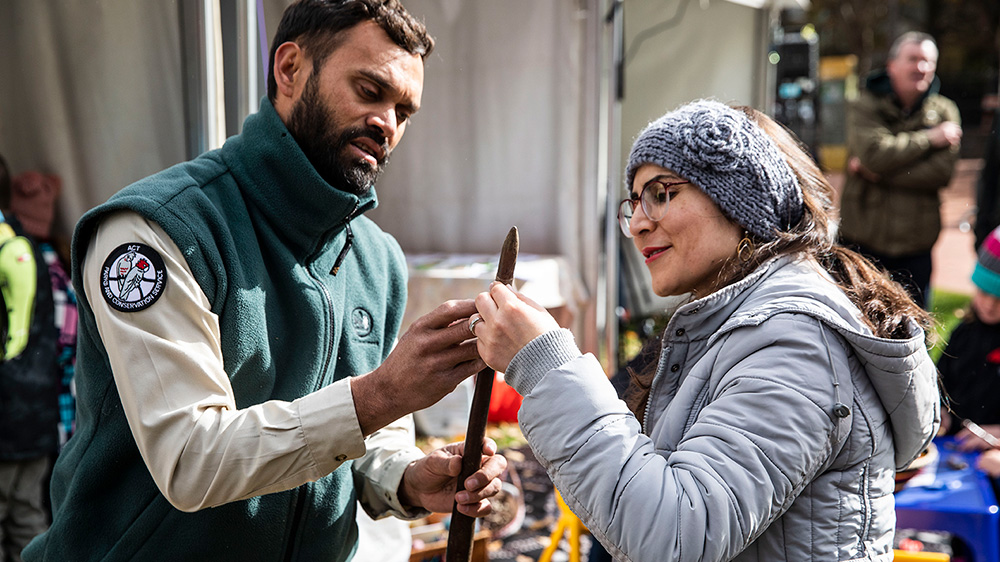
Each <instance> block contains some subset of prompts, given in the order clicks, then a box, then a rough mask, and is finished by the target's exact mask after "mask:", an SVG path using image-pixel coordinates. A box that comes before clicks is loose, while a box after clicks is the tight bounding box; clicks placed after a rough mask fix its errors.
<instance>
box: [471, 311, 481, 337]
mask: <svg viewBox="0 0 1000 562" xmlns="http://www.w3.org/2000/svg"><path fill="white" fill-rule="evenodd" d="M482 321H483V317H482V316H480V315H478V314H477V315H475V316H473V317H472V318H469V331H470V332H472V335H473V336H475V335H476V324H478V323H480V322H482Z"/></svg>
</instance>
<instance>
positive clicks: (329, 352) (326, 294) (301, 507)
mask: <svg viewBox="0 0 1000 562" xmlns="http://www.w3.org/2000/svg"><path fill="white" fill-rule="evenodd" d="M358 206H359V202H358V201H355V202H354V208H353V209H351V212H350V213H348V214H347V217H346V218H345V219H344V221H343V223H342V224H343V225H344V228H345V230H346V232H347V240H346V241H345V242H344V247H343V248H342V249H341V250H340V253H339V254H338V255H337V260H336V261H335V262H334V264H333V269H332V270H331V271H330V275H333V276H336V275H337V272H339V271H340V266H341V265H342V264H343V262H344V258H346V257H347V253H348V252H349V251H350V250H351V246H352V245H353V243H354V234H353V233H352V232H351V221H352V220H353V219H354V217H355V215H356V213H357V212H358ZM325 245H326V244H321V245H320V247H319V249H317V250H316V253H315V254H313V255H312V256H310V257H309V259H308V262H311V261H312V260H313V259H314V258H315V257H316V256H317V255H318V254H319V253H320V252H322V248H323V246H325ZM306 271H308V272H309V276H310V277H312V278H313V281H315V282H316V285H318V286H319V289H320V291H322V292H323V299H324V300H325V301H326V324H327V326H329V327H330V334H331V335H330V338H329V339H328V341H327V342H326V352H325V353H324V354H323V363H322V366H321V368H320V371H319V377H318V382H317V383H316V386H315V387H314V388H313V391H316V390H319V389H320V388H321V387H322V386H323V382H324V381H325V380H326V371H327V369H329V367H330V359H331V358H332V357H333V320H334V318H333V295H331V294H330V290H329V289H327V288H326V285H325V284H324V283H323V281H322V280H320V279H319V278H318V277H316V275H315V274H313V272H312V270H310V269H309V267H308V266H307V267H306ZM305 492H306V490H305V489H304V488H302V487H299V488H297V489H296V490H295V513H294V515H293V516H292V527H291V530H290V532H289V537H288V546H287V548H286V549H285V561H286V562H291V561H292V557H293V554H294V553H295V545H296V540H297V537H298V530H299V526H300V525H301V524H302V514H303V513H304V512H305V500H304V499H303V496H304V495H305Z"/></svg>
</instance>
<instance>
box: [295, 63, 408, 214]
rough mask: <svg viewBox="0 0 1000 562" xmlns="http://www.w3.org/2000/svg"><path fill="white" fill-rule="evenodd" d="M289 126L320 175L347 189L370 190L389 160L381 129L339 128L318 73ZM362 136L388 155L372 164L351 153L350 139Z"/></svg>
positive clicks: (304, 94) (358, 193)
mask: <svg viewBox="0 0 1000 562" xmlns="http://www.w3.org/2000/svg"><path fill="white" fill-rule="evenodd" d="M287 128H288V131H289V132H290V133H291V134H292V137H294V138H295V140H296V142H298V144H299V148H301V149H302V152H303V153H305V155H306V158H308V159H309V162H310V163H311V164H312V165H313V167H314V168H316V171H317V172H318V173H319V175H320V177H322V178H323V179H324V180H326V182H327V183H329V184H330V185H332V186H334V187H336V188H338V189H341V190H343V191H346V192H348V193H353V194H355V195H364V194H366V193H368V191H369V190H370V189H371V188H372V186H374V185H375V181H376V180H377V179H378V178H379V176H380V175H382V170H383V169H385V165H386V164H387V163H388V162H389V145H388V141H387V140H386V138H385V136H384V135H382V132H381V131H379V130H378V129H376V128H362V127H354V128H349V129H337V127H336V124H335V119H334V116H333V115H332V112H331V111H330V110H329V109H328V108H327V107H326V106H325V105H324V104H323V102H322V101H321V100H320V98H319V80H318V79H317V77H316V75H313V76H310V77H309V80H308V81H307V82H306V87H305V90H304V91H303V92H302V97H301V98H299V101H298V102H297V103H296V104H295V107H294V108H292V114H291V116H290V117H289V120H288V124H287ZM359 137H367V138H369V139H371V140H373V141H374V142H375V143H376V144H378V145H379V146H381V147H382V153H383V154H384V155H385V156H384V157H383V158H382V160H380V161H379V163H378V165H377V166H375V167H372V166H371V165H370V164H369V163H368V161H367V160H365V159H363V158H353V157H351V156H349V155H348V153H347V151H348V147H349V146H350V145H351V141H352V140H354V139H357V138H359Z"/></svg>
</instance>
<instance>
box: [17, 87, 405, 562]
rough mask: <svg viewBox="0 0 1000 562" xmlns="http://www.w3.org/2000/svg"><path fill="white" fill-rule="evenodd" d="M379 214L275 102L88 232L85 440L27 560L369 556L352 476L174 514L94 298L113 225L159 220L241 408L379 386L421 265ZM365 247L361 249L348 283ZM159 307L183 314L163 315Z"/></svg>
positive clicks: (71, 458) (82, 347)
mask: <svg viewBox="0 0 1000 562" xmlns="http://www.w3.org/2000/svg"><path fill="white" fill-rule="evenodd" d="M374 206H375V196H374V192H372V193H371V194H370V195H368V196H366V197H362V198H360V199H359V198H358V197H356V196H354V195H351V194H348V193H345V192H342V191H339V190H337V189H334V188H333V187H331V186H330V185H329V184H327V183H326V182H324V181H323V180H322V179H321V178H320V177H319V176H318V175H317V173H316V172H315V170H314V169H313V168H312V166H311V165H310V164H309V162H308V160H307V159H306V158H305V156H304V155H303V153H302V152H301V150H300V149H299V148H298V145H297V144H296V143H295V141H294V140H293V139H292V137H291V136H290V135H289V134H288V131H287V130H286V129H285V127H284V125H283V123H282V122H281V120H280V119H279V118H278V116H277V114H276V113H275V111H274V109H273V108H272V106H271V105H270V104H269V103H268V102H267V100H266V99H265V100H264V101H263V102H262V107H261V110H260V111H259V112H258V113H257V114H255V115H251V116H250V117H249V118H247V120H246V122H245V123H244V130H243V133H241V134H240V135H237V136H235V137H232V138H230V139H229V140H228V141H227V142H226V144H225V145H224V146H223V147H222V148H221V149H219V150H216V151H212V152H208V153H206V154H203V155H202V156H200V157H198V158H196V159H195V160H193V161H190V162H186V163H183V164H179V165H177V166H174V167H172V168H169V169H167V170H165V171H163V172H161V173H158V174H156V175H154V176H151V177H149V178H146V179H144V180H141V181H139V182H138V183H135V184H133V185H131V186H129V187H127V188H125V189H124V190H122V191H121V192H119V193H118V194H116V195H115V196H113V197H112V198H111V199H110V200H109V201H108V202H107V203H105V204H103V205H101V206H99V207H97V208H95V209H93V210H91V211H90V212H88V213H87V214H86V215H85V216H84V217H83V218H82V219H81V220H80V222H79V224H78V225H77V229H76V232H75V234H74V243H73V280H74V284H75V285H76V291H77V294H78V295H79V296H80V297H81V298H80V303H79V308H80V326H79V342H78V352H77V353H78V354H77V365H76V381H77V392H78V398H77V399H78V421H77V423H78V427H77V430H76V434H75V435H74V437H73V438H72V439H71V440H70V441H69V443H68V444H67V445H66V448H65V449H64V451H63V453H62V454H61V456H60V458H59V460H58V462H57V464H56V467H55V469H54V474H53V479H52V499H53V507H54V522H53V524H52V527H51V529H50V530H49V531H48V532H46V533H44V534H43V535H42V536H40V537H39V538H37V539H36V540H35V541H34V542H32V543H31V545H30V546H29V548H28V549H26V551H25V560H30V561H36V560H58V561H64V560H103V561H112V560H301V561H303V562H312V561H318V560H323V561H336V560H348V559H350V557H351V554H352V553H353V551H354V548H355V545H356V542H357V528H356V525H355V523H354V521H355V511H356V503H357V502H356V496H355V491H354V485H353V480H352V474H351V463H350V462H348V463H345V464H344V465H342V466H341V467H340V468H338V469H337V470H336V471H334V472H333V473H332V474H329V475H327V476H326V477H324V478H321V479H320V480H318V481H316V482H314V483H310V484H306V485H303V486H300V487H298V488H296V489H293V490H289V491H286V492H281V493H275V494H268V495H264V496H258V497H254V498H251V499H249V500H245V501H237V502H233V503H230V504H227V505H223V506H220V507H215V508H209V509H204V510H201V511H198V512H195V513H184V512H181V511H179V510H177V509H176V508H174V507H173V506H171V505H170V504H169V503H168V502H167V500H166V499H165V498H164V497H163V495H162V494H161V493H160V492H159V491H158V489H157V488H156V486H155V485H154V483H153V479H152V477H151V476H150V474H149V471H148V470H147V468H146V466H145V464H144V463H143V460H142V458H141V457H140V455H139V451H138V449H137V447H136V444H135V441H134V439H133V437H132V434H131V433H130V431H129V428H128V425H127V423H126V419H125V416H124V414H123V411H122V406H121V402H120V400H119V398H118V393H117V390H116V387H115V384H114V380H113V378H112V374H111V370H110V368H109V365H108V360H107V355H106V351H105V348H104V345H103V343H102V342H101V339H100V335H99V333H98V330H97V326H96V324H95V320H94V314H93V311H92V309H91V307H90V303H89V302H88V301H87V299H86V298H82V297H84V295H85V293H84V290H83V287H82V286H81V284H80V279H81V276H80V264H81V261H82V260H81V257H82V256H83V253H84V252H85V251H86V248H87V242H88V240H89V239H90V237H91V235H92V234H93V232H94V230H95V228H96V227H97V225H98V224H99V222H100V220H101V219H102V218H103V217H105V216H106V215H107V214H108V213H111V212H114V211H117V210H122V209H128V210H131V211H135V212H138V213H140V214H141V215H143V216H145V217H148V218H149V219H151V220H153V221H155V222H156V223H157V224H159V225H160V226H162V227H163V229H164V230H165V231H166V232H167V233H168V234H169V235H170V237H171V239H172V240H173V241H174V242H175V243H176V244H177V246H178V247H179V248H180V250H181V252H182V253H183V254H184V256H185V257H186V259H187V263H188V265H189V266H190V268H191V271H192V272H193V273H194V276H195V278H196V279H197V281H198V283H199V284H200V286H201V288H202V290H203V291H204V292H205V294H206V295H207V296H208V300H209V302H210V303H211V307H212V311H213V312H214V313H215V314H217V315H218V317H219V322H220V327H221V334H222V352H223V361H224V367H225V371H226V373H227V375H228V376H229V379H230V380H231V381H232V386H233V390H234V391H235V394H236V403H237V405H238V406H239V407H241V408H243V407H246V406H250V405H253V404H259V403H261V402H264V401H266V400H286V401H291V400H294V399H295V398H298V397H301V396H303V395H305V394H308V393H310V392H312V391H314V390H316V389H318V388H320V387H322V386H325V385H328V384H330V383H332V382H333V381H335V380H338V379H342V378H344V377H348V376H352V375H356V374H362V373H366V372H369V371H371V370H372V369H374V368H375V367H376V366H378V365H379V364H380V363H381V361H382V360H383V359H384V358H385V356H386V355H387V354H388V352H389V349H390V347H391V345H392V342H393V341H394V339H395V337H396V334H397V332H398V330H399V325H400V322H401V319H402V314H403V308H404V304H405V300H406V265H405V261H404V258H403V254H402V251H401V250H400V248H399V246H398V244H397V243H396V241H395V240H394V239H393V238H392V237H391V236H389V235H388V234H386V233H384V232H382V231H381V230H380V229H379V228H378V227H377V226H376V225H375V224H374V223H373V222H371V221H370V220H369V219H367V218H364V217H360V216H358V215H359V214H360V213H362V212H363V211H365V210H367V209H369V208H372V207H374ZM348 222H349V224H350V229H349V230H348V229H345V225H346V224H348ZM349 232H351V233H353V245H352V246H351V248H350V249H349V251H348V252H347V253H346V255H345V256H344V257H343V259H342V262H341V264H340V267H339V269H338V272H337V274H336V275H333V274H332V273H331V271H332V270H333V269H334V264H335V262H336V261H337V260H338V256H340V255H341V253H342V251H343V249H344V247H345V245H347V243H348V242H347V239H348V233H349ZM127 242H130V240H122V243H123V244H124V243H127ZM105 257H106V256H90V258H89V259H99V260H104V259H105ZM169 282H170V279H169V271H168V278H167V283H169ZM90 298H92V299H93V298H102V297H101V296H99V295H90ZM157 306H168V304H167V303H166V302H155V303H153V304H152V305H151V308H150V310H155V309H156V307H157ZM122 314H124V315H126V316H127V315H128V314H129V313H122ZM115 345H129V342H127V341H125V342H116V343H115ZM176 376H177V377H183V376H184V373H177V374H176ZM330 431H337V428H330Z"/></svg>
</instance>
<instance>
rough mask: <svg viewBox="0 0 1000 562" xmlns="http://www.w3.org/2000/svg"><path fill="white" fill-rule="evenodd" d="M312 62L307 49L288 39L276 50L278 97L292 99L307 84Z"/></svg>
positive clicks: (275, 70)
mask: <svg viewBox="0 0 1000 562" xmlns="http://www.w3.org/2000/svg"><path fill="white" fill-rule="evenodd" d="M310 69H311V64H310V62H309V61H308V60H306V56H305V51H303V50H302V47H299V45H298V44H296V43H294V42H292V41H287V42H285V43H282V44H281V45H279V46H278V48H277V49H276V50H275V51H274V68H273V69H271V70H272V72H274V82H275V86H276V87H277V97H278V98H281V97H285V98H288V99H289V100H291V101H294V100H295V99H297V98H298V94H299V93H300V92H301V90H302V88H303V87H304V86H305V83H306V79H307V78H308V75H309V70H310Z"/></svg>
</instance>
